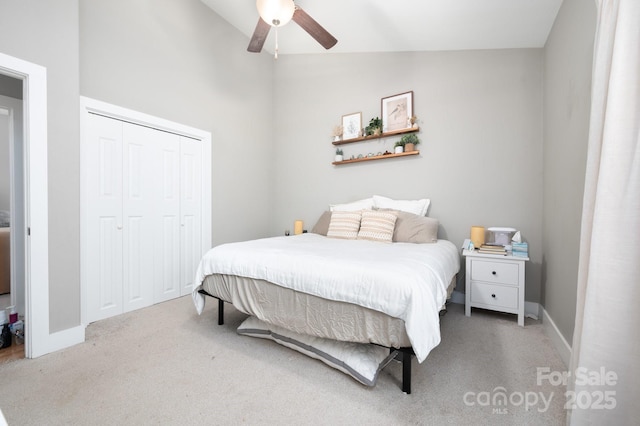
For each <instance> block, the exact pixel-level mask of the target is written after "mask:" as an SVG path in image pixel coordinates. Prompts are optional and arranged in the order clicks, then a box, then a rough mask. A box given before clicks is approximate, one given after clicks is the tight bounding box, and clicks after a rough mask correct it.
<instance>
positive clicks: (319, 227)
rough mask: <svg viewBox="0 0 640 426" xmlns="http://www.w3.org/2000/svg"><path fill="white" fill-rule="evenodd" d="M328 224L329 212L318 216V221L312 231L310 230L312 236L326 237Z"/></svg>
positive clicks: (329, 219)
mask: <svg viewBox="0 0 640 426" xmlns="http://www.w3.org/2000/svg"><path fill="white" fill-rule="evenodd" d="M330 222H331V212H330V211H329V210H327V211H326V212H324V213H322V216H320V219H318V221H317V222H316V224H315V226H314V227H313V229H311V232H312V233H314V234H320V235H324V236H325V237H326V236H327V232H329V223H330Z"/></svg>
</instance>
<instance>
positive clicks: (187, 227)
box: [180, 137, 203, 295]
mask: <svg viewBox="0 0 640 426" xmlns="http://www.w3.org/2000/svg"><path fill="white" fill-rule="evenodd" d="M180 139H181V141H180V150H181V151H180V160H181V161H180V174H181V178H180V185H181V188H180V220H181V223H180V224H181V235H180V237H181V242H180V247H181V249H182V250H181V253H180V256H181V259H180V265H181V269H180V287H181V290H180V291H181V294H182V295H186V294H189V293H191V291H192V289H193V280H194V278H195V274H196V270H197V269H198V263H199V262H200V258H201V257H202V255H203V253H202V205H201V199H202V194H201V192H202V143H201V142H200V141H198V140H193V139H190V138H186V137H181V138H180Z"/></svg>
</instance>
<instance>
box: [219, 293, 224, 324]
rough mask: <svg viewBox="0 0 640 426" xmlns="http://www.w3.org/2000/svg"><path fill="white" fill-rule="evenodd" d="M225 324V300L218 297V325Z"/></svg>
mask: <svg viewBox="0 0 640 426" xmlns="http://www.w3.org/2000/svg"><path fill="white" fill-rule="evenodd" d="M223 324H224V301H223V300H222V299H218V325H223Z"/></svg>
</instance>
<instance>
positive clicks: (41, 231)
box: [0, 53, 84, 358]
mask: <svg viewBox="0 0 640 426" xmlns="http://www.w3.org/2000/svg"><path fill="white" fill-rule="evenodd" d="M0 73H2V74H5V75H8V76H10V77H13V78H17V79H19V80H22V82H23V83H22V84H23V113H24V114H23V120H24V124H23V144H24V145H23V146H24V170H25V172H24V173H25V176H24V185H25V188H24V190H25V212H24V213H25V217H24V221H25V222H24V223H25V229H23V230H22V232H25V234H26V239H25V356H26V357H27V358H36V357H39V356H41V355H44V354H47V353H50V352H54V351H56V350H59V349H63V348H65V347H68V346H72V345H75V344H77V343H81V342H83V341H84V327H81V326H78V327H72V328H70V329H67V330H62V331H59V332H55V333H51V332H50V329H49V326H50V324H49V225H48V221H49V210H48V209H49V205H48V189H47V188H48V173H47V157H48V156H47V69H46V68H45V67H43V66H41V65H37V64H33V63H31V62H27V61H24V60H22V59H19V58H14V57H12V56H9V55H6V54H3V53H0Z"/></svg>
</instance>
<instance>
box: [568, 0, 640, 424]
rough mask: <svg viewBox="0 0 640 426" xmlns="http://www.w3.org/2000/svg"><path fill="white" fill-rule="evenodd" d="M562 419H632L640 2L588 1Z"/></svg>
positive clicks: (639, 203) (638, 411)
mask: <svg viewBox="0 0 640 426" xmlns="http://www.w3.org/2000/svg"><path fill="white" fill-rule="evenodd" d="M596 2H597V5H598V24H597V31H596V39H595V48H594V60H593V83H592V93H591V102H592V104H591V121H590V129H589V146H588V152H587V170H586V180H585V192H584V201H583V213H582V230H581V242H580V263H579V271H578V296H577V307H576V324H575V330H574V338H573V345H572V348H573V349H572V357H571V368H570V373H571V374H572V377H571V381H570V382H569V386H568V392H567V404H568V407H569V408H570V410H569V412H568V423H569V424H571V425H584V424H594V425H611V426H614V425H636V424H640V0H596Z"/></svg>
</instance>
